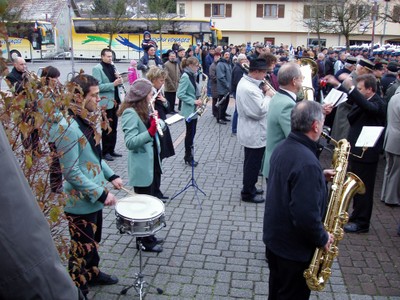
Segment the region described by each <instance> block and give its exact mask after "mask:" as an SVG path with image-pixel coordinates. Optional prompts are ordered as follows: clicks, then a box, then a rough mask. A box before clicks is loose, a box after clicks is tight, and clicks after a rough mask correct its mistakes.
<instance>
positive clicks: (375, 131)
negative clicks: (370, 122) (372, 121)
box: [355, 126, 385, 148]
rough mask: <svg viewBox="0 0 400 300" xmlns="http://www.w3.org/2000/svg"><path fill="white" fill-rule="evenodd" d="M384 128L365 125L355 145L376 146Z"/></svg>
mask: <svg viewBox="0 0 400 300" xmlns="http://www.w3.org/2000/svg"><path fill="white" fill-rule="evenodd" d="M384 129H385V127H382V126H364V127H363V128H362V130H361V133H360V136H359V137H358V139H357V142H356V145H355V146H356V147H368V148H369V147H374V146H375V144H376V142H377V141H378V139H379V137H380V136H381V134H382V132H383V130H384Z"/></svg>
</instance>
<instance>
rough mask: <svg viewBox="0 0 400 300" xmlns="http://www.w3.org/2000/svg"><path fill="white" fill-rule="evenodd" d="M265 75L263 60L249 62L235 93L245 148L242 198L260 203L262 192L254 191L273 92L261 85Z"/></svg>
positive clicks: (241, 138) (239, 139)
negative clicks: (246, 72) (247, 70)
mask: <svg viewBox="0 0 400 300" xmlns="http://www.w3.org/2000/svg"><path fill="white" fill-rule="evenodd" d="M266 74H267V62H266V60H265V59H262V58H256V59H254V60H252V61H250V68H249V74H248V75H245V74H244V75H243V77H242V79H241V80H240V81H239V84H238V86H237V90H236V105H237V110H238V115H239V118H238V129H237V138H238V141H239V143H240V144H241V145H242V146H243V147H244V164H243V188H242V191H241V199H242V201H245V202H252V203H262V202H264V198H263V196H262V193H263V190H262V189H259V190H258V189H257V188H256V183H257V179H258V173H259V171H260V168H261V163H262V159H263V156H264V151H265V145H266V130H267V112H268V104H269V101H270V100H271V96H272V95H273V94H272V91H271V90H270V88H269V87H268V86H266V85H264V84H263V83H264V82H263V79H264V78H265V75H266Z"/></svg>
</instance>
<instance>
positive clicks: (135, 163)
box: [121, 108, 161, 187]
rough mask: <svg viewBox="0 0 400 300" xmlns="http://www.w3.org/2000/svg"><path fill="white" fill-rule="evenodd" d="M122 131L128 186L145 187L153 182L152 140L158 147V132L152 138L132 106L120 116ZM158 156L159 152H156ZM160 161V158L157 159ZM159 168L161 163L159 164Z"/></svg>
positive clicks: (158, 147)
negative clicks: (126, 152) (126, 154)
mask: <svg viewBox="0 0 400 300" xmlns="http://www.w3.org/2000/svg"><path fill="white" fill-rule="evenodd" d="M121 124H122V131H123V132H124V139H125V145H126V148H127V149H128V151H129V152H128V180H129V182H128V184H129V186H137V187H146V186H150V185H151V183H152V182H153V176H154V150H153V149H154V148H153V141H154V140H155V141H156V143H157V149H160V145H159V141H158V133H156V138H155V139H153V138H152V137H151V136H150V134H149V132H148V131H147V128H146V125H145V124H144V123H143V121H142V120H141V119H140V117H139V115H138V114H137V112H136V111H135V110H134V109H133V108H127V109H125V110H124V112H123V113H122V116H121ZM158 156H160V153H158ZM158 161H160V158H159V159H158ZM160 168H161V165H160Z"/></svg>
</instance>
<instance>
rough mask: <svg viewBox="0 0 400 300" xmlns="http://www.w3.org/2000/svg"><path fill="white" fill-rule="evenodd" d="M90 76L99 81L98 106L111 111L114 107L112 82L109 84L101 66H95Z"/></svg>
mask: <svg viewBox="0 0 400 300" xmlns="http://www.w3.org/2000/svg"><path fill="white" fill-rule="evenodd" d="M92 75H93V77H94V78H96V79H97V80H98V81H99V89H100V98H101V101H100V103H99V104H100V106H101V107H106V109H112V108H113V107H114V105H115V102H114V99H115V86H114V83H113V82H110V80H109V79H108V77H107V75H106V74H105V73H104V71H103V66H102V65H101V64H97V65H96V66H94V68H93V70H92Z"/></svg>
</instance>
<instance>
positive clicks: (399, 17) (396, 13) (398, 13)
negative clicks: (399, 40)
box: [392, 5, 400, 22]
mask: <svg viewBox="0 0 400 300" xmlns="http://www.w3.org/2000/svg"><path fill="white" fill-rule="evenodd" d="M392 18H393V21H394V22H400V5H395V6H394V7H393V15H392Z"/></svg>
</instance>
